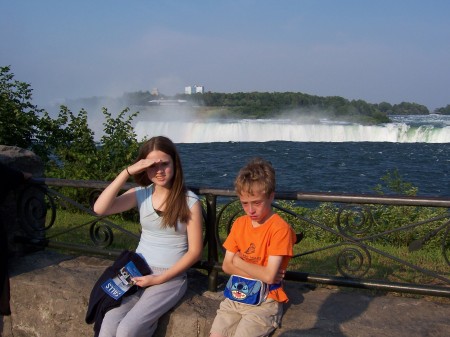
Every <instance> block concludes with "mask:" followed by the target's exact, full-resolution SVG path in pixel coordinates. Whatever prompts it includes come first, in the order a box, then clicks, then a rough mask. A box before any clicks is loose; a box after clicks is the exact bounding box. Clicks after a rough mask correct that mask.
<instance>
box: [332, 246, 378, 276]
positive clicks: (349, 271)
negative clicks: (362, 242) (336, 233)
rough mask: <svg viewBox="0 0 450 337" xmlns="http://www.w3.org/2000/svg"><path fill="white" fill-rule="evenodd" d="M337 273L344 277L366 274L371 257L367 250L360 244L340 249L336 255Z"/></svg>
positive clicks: (370, 263)
mask: <svg viewBox="0 0 450 337" xmlns="http://www.w3.org/2000/svg"><path fill="white" fill-rule="evenodd" d="M336 263H337V268H338V270H339V273H341V275H342V276H345V277H362V276H364V275H366V274H367V272H368V271H369V269H370V267H371V265H372V258H371V256H370V253H369V251H368V250H367V249H366V248H364V247H361V246H356V245H355V246H351V247H345V248H344V249H342V250H341V251H340V252H339V254H338V255H337V257H336Z"/></svg>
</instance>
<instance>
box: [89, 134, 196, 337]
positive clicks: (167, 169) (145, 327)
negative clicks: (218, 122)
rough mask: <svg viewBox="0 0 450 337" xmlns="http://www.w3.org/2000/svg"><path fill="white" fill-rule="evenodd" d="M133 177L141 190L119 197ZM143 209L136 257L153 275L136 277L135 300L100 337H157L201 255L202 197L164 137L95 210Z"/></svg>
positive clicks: (126, 301) (146, 147)
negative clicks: (161, 322) (186, 179)
mask: <svg viewBox="0 0 450 337" xmlns="http://www.w3.org/2000/svg"><path fill="white" fill-rule="evenodd" d="M129 176H133V177H134V179H135V181H136V183H137V184H138V185H140V186H139V187H136V188H131V189H129V190H128V191H126V192H125V193H123V194H121V195H118V194H119V191H120V190H121V189H122V186H123V185H124V184H125V183H126V181H127V180H128V178H129ZM133 207H138V209H139V215H140V223H141V226H142V234H141V238H140V241H139V245H138V247H137V249H136V253H139V254H141V255H142V256H143V257H144V258H145V260H146V261H147V263H148V265H149V266H150V268H151V270H152V274H151V275H146V276H142V277H136V278H134V279H133V281H134V282H135V284H136V285H137V286H138V287H140V288H139V291H138V292H137V293H136V294H133V295H130V296H127V297H124V298H123V300H122V303H121V305H120V306H119V307H118V308H114V309H111V310H110V311H108V312H107V313H106V314H105V316H104V318H103V322H102V325H101V329H100V334H99V336H100V337H107V336H117V337H120V336H152V335H153V333H154V331H155V330H156V326H157V322H158V319H159V317H161V316H162V315H163V314H164V313H165V312H167V311H168V310H169V309H170V308H172V307H173V306H174V305H175V304H176V303H177V302H178V301H179V300H180V299H181V298H182V297H183V295H184V294H185V292H186V289H187V280H186V270H187V269H188V268H189V267H191V266H192V265H193V264H194V263H195V262H197V261H198V260H199V259H200V257H201V253H202V248H203V246H202V244H203V242H202V211H201V204H200V201H199V199H198V197H197V196H196V195H195V194H194V193H193V192H191V191H188V190H187V188H186V186H185V182H184V177H183V170H182V167H181V161H180V157H179V154H178V152H177V150H176V147H175V144H173V142H172V141H171V140H170V139H168V138H166V137H163V136H158V137H153V138H151V139H150V140H148V141H147V142H146V143H144V144H143V145H142V146H141V148H140V150H139V155H138V158H137V160H136V162H135V163H134V164H132V165H131V166H129V167H127V168H126V169H124V170H123V171H122V172H120V173H119V175H118V176H117V177H116V179H115V180H114V181H113V182H112V183H111V184H110V185H109V186H108V187H107V188H106V189H105V190H104V191H103V192H102V194H101V195H100V196H99V198H98V199H97V201H96V202H95V204H94V212H96V213H97V214H98V215H109V214H115V213H120V212H124V211H127V210H129V209H131V208H133Z"/></svg>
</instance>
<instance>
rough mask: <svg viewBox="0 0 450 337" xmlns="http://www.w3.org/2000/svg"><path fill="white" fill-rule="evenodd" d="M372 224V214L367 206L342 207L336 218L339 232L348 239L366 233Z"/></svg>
mask: <svg viewBox="0 0 450 337" xmlns="http://www.w3.org/2000/svg"><path fill="white" fill-rule="evenodd" d="M373 222H374V220H373V216H372V212H371V210H370V208H369V207H367V206H355V205H345V206H342V207H341V208H340V209H339V211H338V214H337V217H336V226H337V228H338V230H339V232H340V233H341V234H343V235H346V236H349V237H353V236H354V235H361V234H364V233H366V232H367V231H368V230H369V229H370V228H371V227H372V225H373Z"/></svg>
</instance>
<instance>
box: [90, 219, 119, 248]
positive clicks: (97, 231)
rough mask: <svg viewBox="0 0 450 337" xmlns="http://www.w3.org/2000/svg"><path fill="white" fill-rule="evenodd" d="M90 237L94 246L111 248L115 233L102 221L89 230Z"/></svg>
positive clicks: (95, 223) (94, 223)
mask: <svg viewBox="0 0 450 337" xmlns="http://www.w3.org/2000/svg"><path fill="white" fill-rule="evenodd" d="M89 235H90V237H91V240H92V242H93V243H94V245H96V246H98V247H102V248H106V247H109V246H110V245H111V243H112V242H113V241H114V233H113V231H112V229H111V227H110V226H108V225H107V224H105V223H103V222H101V221H95V222H93V223H92V225H91V226H90V228H89Z"/></svg>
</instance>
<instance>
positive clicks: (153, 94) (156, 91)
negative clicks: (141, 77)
mask: <svg viewBox="0 0 450 337" xmlns="http://www.w3.org/2000/svg"><path fill="white" fill-rule="evenodd" d="M150 94H151V95H152V96H159V91H158V88H153V89H152V91H151V92H150Z"/></svg>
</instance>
